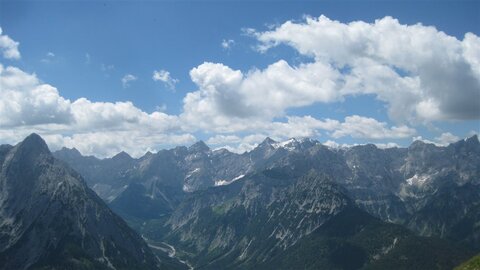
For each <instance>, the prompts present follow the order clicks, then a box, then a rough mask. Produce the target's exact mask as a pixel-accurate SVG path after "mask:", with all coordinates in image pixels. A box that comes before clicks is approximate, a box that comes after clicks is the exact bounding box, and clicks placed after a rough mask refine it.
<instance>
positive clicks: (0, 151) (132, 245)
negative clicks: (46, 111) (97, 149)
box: [0, 134, 160, 269]
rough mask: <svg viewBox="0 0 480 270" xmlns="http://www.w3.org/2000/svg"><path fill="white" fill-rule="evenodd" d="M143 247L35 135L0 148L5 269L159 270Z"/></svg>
mask: <svg viewBox="0 0 480 270" xmlns="http://www.w3.org/2000/svg"><path fill="white" fill-rule="evenodd" d="M159 266H160V262H159V261H158V260H157V258H155V256H154V255H153V254H152V252H151V250H150V249H149V248H148V246H147V245H146V244H145V243H144V241H143V240H142V239H141V238H140V237H139V236H138V235H137V234H136V233H135V232H134V231H133V230H132V229H130V228H129V227H128V226H127V225H126V223H125V222H124V221H123V220H122V219H120V218H119V217H118V216H117V215H115V214H114V213H113V212H112V211H110V210H109V209H108V207H107V206H106V205H105V203H104V202H103V201H102V200H101V199H100V198H99V197H98V196H97V195H96V194H95V193H94V192H93V191H92V190H90V189H89V188H88V187H87V185H86V184H85V183H84V181H83V180H82V177H81V176H80V175H79V174H78V173H76V172H75V171H73V170H72V169H70V168H69V167H67V166H66V165H65V164H64V163H63V162H61V161H58V160H56V159H55V158H54V157H53V156H52V155H51V153H50V151H49V150H48V147H47V145H46V144H45V142H44V141H43V140H42V138H40V137H39V136H38V135H36V134H32V135H30V136H28V137H27V138H26V139H25V140H24V141H23V142H21V143H19V144H18V145H16V146H14V147H11V146H2V147H0V269H36V268H48V269H51V268H57V269H157V268H158V267H159Z"/></svg>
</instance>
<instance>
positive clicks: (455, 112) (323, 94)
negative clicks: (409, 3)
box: [0, 16, 480, 157]
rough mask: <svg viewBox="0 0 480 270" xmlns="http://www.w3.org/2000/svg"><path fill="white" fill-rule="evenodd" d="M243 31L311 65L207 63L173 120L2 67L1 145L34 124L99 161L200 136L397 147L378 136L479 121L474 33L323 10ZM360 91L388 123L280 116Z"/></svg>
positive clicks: (478, 50)
mask: <svg viewBox="0 0 480 270" xmlns="http://www.w3.org/2000/svg"><path fill="white" fill-rule="evenodd" d="M248 34H249V35H251V36H252V37H253V38H255V39H256V41H257V47H256V49H257V50H258V51H259V52H260V53H269V51H270V50H274V49H275V47H277V46H280V45H286V46H289V47H291V48H292V49H293V50H296V51H297V52H298V53H299V54H301V55H303V56H305V57H307V58H309V60H308V61H306V62H304V63H300V64H296V65H292V64H290V63H288V62H287V61H286V60H279V61H276V62H274V63H272V64H270V65H269V66H267V67H266V68H264V69H251V70H248V71H241V70H236V69H235V68H232V67H229V66H227V65H225V64H223V63H212V62H204V63H202V64H200V65H198V66H197V67H194V68H192V69H191V70H190V74H189V75H190V78H191V80H192V81H193V82H194V83H195V85H196V86H197V89H196V90H195V91H192V92H189V93H187V94H186V95H185V96H184V98H183V109H182V112H181V113H180V114H178V115H169V114H166V113H163V112H158V111H157V112H153V113H147V112H144V111H143V110H141V109H140V108H138V107H136V106H135V105H134V104H133V103H131V102H128V101H126V102H115V103H113V102H92V101H90V100H88V99H87V98H79V99H77V100H69V99H66V98H64V97H62V96H61V94H60V93H59V91H58V90H57V89H56V88H55V87H54V86H52V85H49V84H46V83H43V82H41V81H40V79H39V78H37V76H36V75H35V74H30V73H27V72H24V71H22V70H21V69H19V68H17V67H12V66H6V67H5V66H3V65H1V64H0V138H1V143H14V142H17V141H18V140H20V139H21V138H22V137H24V136H25V135H27V134H28V133H30V132H32V131H33V132H38V133H40V134H41V135H43V136H45V138H46V139H47V141H48V143H49V144H50V146H51V147H53V148H59V147H61V146H67V147H76V148H78V149H79V150H80V151H81V152H82V153H84V154H94V155H97V156H101V157H104V156H111V155H113V154H115V153H117V152H119V151H121V150H125V151H127V152H129V153H130V154H132V155H134V156H139V155H142V154H143V153H144V152H145V151H154V150H158V149H160V148H164V147H166V146H173V145H177V144H188V143H191V142H193V141H195V140H196V137H195V134H198V133H203V134H208V136H209V139H207V143H209V144H211V145H212V146H214V147H227V148H228V149H229V150H232V151H236V152H242V151H246V150H250V149H251V148H252V147H254V146H255V145H256V144H257V143H259V142H260V141H262V140H263V139H264V138H265V136H270V137H273V138H275V139H286V138H290V137H322V138H323V141H327V142H328V143H329V144H331V145H335V144H336V143H335V142H334V141H333V140H337V139H339V138H344V137H351V138H354V139H364V140H372V141H376V142H378V143H377V145H379V146H381V147H389V146H395V145H397V144H395V143H388V142H384V140H399V139H405V138H407V139H409V138H412V137H414V136H416V135H417V131H416V129H415V127H416V126H419V125H424V124H431V123H437V122H440V121H451V120H455V121H463V120H468V119H480V106H479V100H480V39H479V37H477V36H476V35H474V34H472V33H466V34H465V36H464V38H463V40H459V39H457V38H456V37H453V36H449V35H447V34H445V33H443V32H441V31H438V30H437V29H435V28H434V27H431V26H424V25H422V24H415V25H403V24H400V22H399V21H398V20H396V19H394V18H391V17H385V18H383V19H379V20H376V21H375V22H374V23H366V22H362V21H355V22H350V23H341V22H338V21H334V20H330V19H329V18H327V17H325V16H320V17H319V18H310V17H307V18H305V20H304V21H301V22H292V21H287V22H285V23H283V24H282V25H279V26H277V27H275V28H270V29H269V30H268V31H264V32H262V31H257V30H253V29H250V30H249V31H248ZM5 40H8V42H5ZM5 44H7V45H8V46H7V45H5ZM17 47H18V42H15V41H13V40H11V39H10V38H8V36H3V35H1V33H0V49H1V50H2V53H3V55H4V58H16V57H17V55H18V58H19V57H20V53H19V52H18V49H17ZM7 51H9V53H6V52H7ZM10 51H13V52H10ZM15 51H16V53H15ZM135 79H136V77H135V76H133V75H131V74H127V75H126V76H125V77H123V78H122V83H123V85H124V87H127V86H128V83H129V82H131V81H133V80H135ZM152 79H153V80H154V81H159V82H162V83H164V84H165V85H166V86H167V87H168V88H170V89H172V90H174V89H175V86H176V84H177V83H178V80H177V79H174V78H172V76H171V75H170V73H169V72H168V71H166V70H158V71H154V72H153V75H152ZM361 95H374V96H375V97H376V99H378V100H380V101H381V102H383V103H384V104H385V106H386V108H387V110H388V117H389V121H388V122H385V121H379V120H377V119H375V118H372V117H366V116H362V115H350V116H346V117H344V118H343V119H333V118H322V119H317V118H315V117H313V116H310V115H289V114H288V113H287V112H288V110H289V109H292V108H302V107H305V106H312V105H314V106H322V104H331V103H338V102H343V101H344V100H345V99H347V98H350V97H355V96H361ZM456 139H458V137H457V136H455V135H453V134H451V133H448V132H444V133H442V134H441V135H439V136H438V137H437V138H435V140H436V141H437V142H438V143H439V144H442V145H443V144H446V143H449V142H452V141H454V140H456Z"/></svg>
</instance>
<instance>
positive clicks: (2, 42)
mask: <svg viewBox="0 0 480 270" xmlns="http://www.w3.org/2000/svg"><path fill="white" fill-rule="evenodd" d="M19 44H20V43H18V42H17V41H14V40H13V39H11V38H10V37H9V36H7V35H4V34H3V31H2V28H1V27H0V51H1V52H2V55H3V57H4V58H6V59H20V52H19V51H18V45H19Z"/></svg>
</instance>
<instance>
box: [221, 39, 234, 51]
mask: <svg viewBox="0 0 480 270" xmlns="http://www.w3.org/2000/svg"><path fill="white" fill-rule="evenodd" d="M233 45H235V41H234V40H233V39H224V40H222V43H221V46H222V48H223V49H224V50H230V49H231V48H232V46H233Z"/></svg>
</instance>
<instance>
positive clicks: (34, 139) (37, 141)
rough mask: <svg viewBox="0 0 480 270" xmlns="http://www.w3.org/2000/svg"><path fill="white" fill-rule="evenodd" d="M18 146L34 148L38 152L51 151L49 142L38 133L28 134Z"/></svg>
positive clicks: (26, 148) (19, 147)
mask: <svg viewBox="0 0 480 270" xmlns="http://www.w3.org/2000/svg"><path fill="white" fill-rule="evenodd" d="M16 147H17V148H18V149H25V150H33V151H35V152H36V153H48V154H49V153H50V150H49V149H48V146H47V143H46V142H45V141H44V140H43V139H42V137H40V136H39V135H38V134H36V133H32V134H30V135H28V136H27V137H26V138H25V139H24V140H23V141H22V142H20V143H19V144H18V145H17V146H16Z"/></svg>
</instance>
